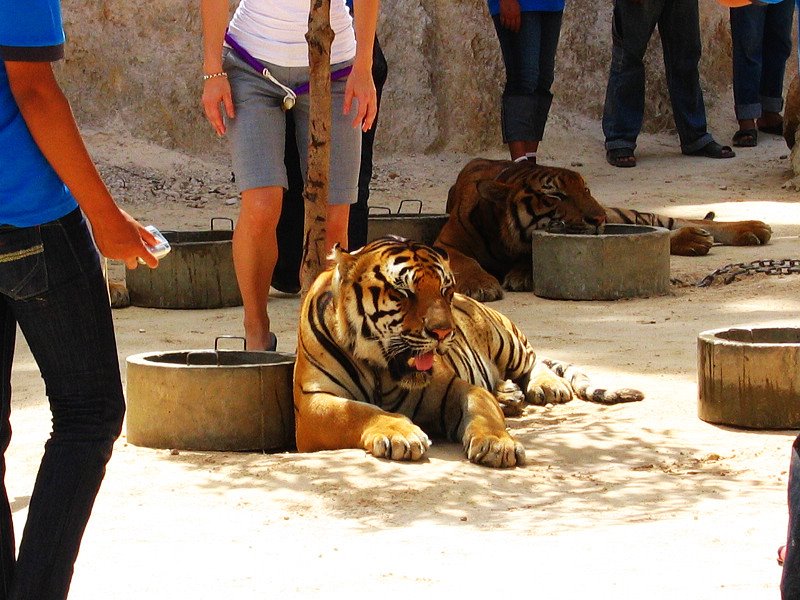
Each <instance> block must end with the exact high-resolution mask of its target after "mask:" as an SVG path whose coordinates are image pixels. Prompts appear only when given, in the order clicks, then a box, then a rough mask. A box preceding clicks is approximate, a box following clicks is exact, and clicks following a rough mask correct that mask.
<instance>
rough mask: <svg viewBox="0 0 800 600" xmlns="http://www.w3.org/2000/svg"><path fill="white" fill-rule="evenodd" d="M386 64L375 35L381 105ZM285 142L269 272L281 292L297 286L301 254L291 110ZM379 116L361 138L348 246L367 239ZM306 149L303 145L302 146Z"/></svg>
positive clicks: (298, 176) (301, 214)
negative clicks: (284, 179)
mask: <svg viewBox="0 0 800 600" xmlns="http://www.w3.org/2000/svg"><path fill="white" fill-rule="evenodd" d="M387 72H388V67H387V63H386V58H385V57H384V55H383V51H382V49H381V47H380V44H379V43H378V40H377V38H376V39H375V45H374V50H373V54H372V78H373V80H374V81H375V89H376V91H377V93H378V108H379V109H380V100H381V92H382V91H383V84H384V83H385V82H386V75H387ZM286 116H287V119H286V146H285V150H286V151H285V154H284V164H285V165H286V173H287V175H288V177H289V188H288V189H287V190H286V191H285V192H284V195H283V208H282V210H281V218H280V220H279V221H278V264H277V265H275V272H274V273H273V275H272V286H273V287H274V288H275V289H278V290H281V291H284V292H297V291H299V290H300V275H299V273H300V261H301V260H302V258H303V220H304V218H305V217H304V215H305V212H304V207H303V186H304V182H303V175H302V173H301V172H300V156H299V154H298V150H297V143H296V142H295V126H294V119H293V118H292V115H291V112H290V113H289V114H287V115H286ZM377 125H378V117H377V116H376V117H375V123H373V125H372V128H371V129H370V130H369V131H367V132H366V133H364V134H363V137H362V140H361V170H360V171H359V175H358V200H357V201H356V203H355V204H353V205H352V206H351V207H350V220H349V223H348V237H349V246H350V248H349V249H351V250H354V249H356V248H360V247H361V246H363V245H364V244H365V243H366V241H367V216H368V212H369V208H368V201H369V184H370V180H371V179H372V146H373V143H374V141H375V129H376V127H377ZM304 150H305V149H304Z"/></svg>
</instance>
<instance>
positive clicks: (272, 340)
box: [266, 331, 278, 352]
mask: <svg viewBox="0 0 800 600" xmlns="http://www.w3.org/2000/svg"><path fill="white" fill-rule="evenodd" d="M277 349H278V336H277V335H275V334H274V333H272V332H271V331H270V332H269V344H267V348H266V350H267V352H275V350H277Z"/></svg>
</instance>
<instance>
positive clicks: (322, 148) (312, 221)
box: [300, 0, 334, 295]
mask: <svg viewBox="0 0 800 600" xmlns="http://www.w3.org/2000/svg"><path fill="white" fill-rule="evenodd" d="M333 37H334V33H333V29H331V1H330V0H311V10H310V12H309V16H308V31H307V32H306V41H307V42H308V62H309V71H310V72H309V87H310V89H309V95H310V102H311V108H310V111H309V113H310V114H309V139H308V175H307V177H306V184H305V188H304V189H303V204H304V206H305V230H304V235H303V259H302V263H301V265H300V285H301V288H302V294H303V295H305V294H306V292H307V291H308V289H309V288H310V287H311V284H312V283H313V282H314V279H316V277H317V275H318V274H319V273H320V271H321V270H322V265H323V264H324V262H325V218H326V211H327V207H328V176H329V170H330V156H331V149H330V145H331V44H332V43H333Z"/></svg>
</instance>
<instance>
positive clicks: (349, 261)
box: [328, 242, 356, 277]
mask: <svg viewBox="0 0 800 600" xmlns="http://www.w3.org/2000/svg"><path fill="white" fill-rule="evenodd" d="M328 260H330V261H331V263H333V264H334V265H336V270H337V271H338V272H339V275H340V276H342V277H344V276H345V275H346V274H347V272H348V271H349V270H350V267H352V266H353V265H354V264H355V262H356V257H355V256H354V255H353V254H350V253H349V252H348V251H347V250H345V249H344V248H342V247H341V246H340V245H339V242H336V243H335V244H334V245H333V249H332V250H331V253H330V254H329V255H328Z"/></svg>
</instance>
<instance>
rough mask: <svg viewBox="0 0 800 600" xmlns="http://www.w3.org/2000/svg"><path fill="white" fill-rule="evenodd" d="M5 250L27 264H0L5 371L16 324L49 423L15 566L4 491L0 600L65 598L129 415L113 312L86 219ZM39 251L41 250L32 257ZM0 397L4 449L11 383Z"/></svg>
mask: <svg viewBox="0 0 800 600" xmlns="http://www.w3.org/2000/svg"><path fill="white" fill-rule="evenodd" d="M0 244H2V247H3V252H4V253H8V252H12V251H13V250H19V251H22V250H27V252H22V254H27V256H24V257H20V258H18V259H16V260H6V261H3V260H0V294H2V295H1V296H0V335H2V342H3V347H2V349H0V357H2V360H3V365H2V373H3V375H4V377H6V378H7V377H8V376H9V375H10V369H9V363H10V361H11V359H12V356H13V339H14V335H13V333H12V330H13V328H14V324H15V322H16V323H19V326H20V329H21V330H22V333H23V335H24V336H25V339H26V340H27V342H28V345H29V347H30V349H31V352H32V353H33V356H34V358H35V359H36V363H37V365H38V366H39V370H40V371H41V374H42V378H43V379H44V382H45V385H46V389H47V396H48V399H49V402H50V410H51V412H52V416H53V430H52V433H51V435H50V439H49V440H48V441H47V443H46V444H45V453H44V457H43V459H42V463H41V465H40V467H39V472H38V475H37V478H36V483H35V485H34V489H33V493H32V495H31V501H30V506H29V509H28V518H27V521H26V523H25V529H24V531H23V533H22V538H21V543H20V549H19V556H18V559H17V561H16V565H13V563H12V562H11V561H10V560H9V559H8V556H7V553H8V552H9V550H10V549H11V548H13V530H12V529H11V528H10V526H9V524H10V522H11V516H10V510H9V503H8V498H7V496H6V494H5V489H3V498H2V502H0V510H2V511H3V514H2V516H0V525H2V526H3V531H2V533H1V535H2V544H1V545H0V547H2V552H3V554H4V555H3V557H2V561H0V567H1V568H2V569H3V571H2V573H0V579H2V593H1V594H0V598H3V599H6V598H10V599H13V600H23V599H25V600H51V599H52V600H56V599H63V598H66V596H67V592H68V590H69V584H70V581H71V579H72V570H73V564H74V562H75V559H76V558H77V555H78V548H79V546H80V542H81V538H82V537H83V532H84V530H85V528H86V523H87V521H88V519H89V515H90V513H91V510H92V506H93V505H94V500H95V497H96V495H97V492H98V490H99V488H100V483H101V481H102V479H103V476H104V475H105V465H106V463H107V462H108V459H109V458H110V457H111V449H112V446H113V444H114V440H115V439H116V438H117V436H118V435H119V433H120V429H121V427H122V418H123V415H124V412H125V402H124V398H123V394H122V384H121V381H120V374H119V363H118V358H117V348H116V341H115V338H114V328H113V322H112V319H111V309H110V307H109V304H108V295H107V291H106V286H105V281H104V279H103V276H102V272H101V269H100V262H99V260H98V255H97V251H96V250H95V248H94V243H93V242H92V239H91V236H90V234H89V231H88V228H87V227H86V224H85V221H84V220H83V217H82V215H81V213H80V211H78V210H75V211H73V212H72V213H70V214H69V215H67V216H65V217H63V218H62V219H59V220H57V221H53V222H51V223H47V224H45V225H42V226H41V227H31V228H24V229H13V230H4V231H0ZM39 244H41V248H42V249H43V250H42V251H41V252H36V249H37V247H38V245H39ZM9 256H10V255H9V254H5V257H6V258H8V257H9ZM15 256H19V255H15ZM0 258H2V257H0ZM0 389H1V390H2V392H3V396H2V398H0V406H2V408H1V409H0V415H2V417H3V420H2V423H1V424H0V432H2V439H0V447H2V448H5V447H6V446H7V444H8V441H9V438H10V433H11V431H10V427H9V426H8V413H9V406H10V395H9V393H8V391H9V385H8V379H5V380H4V381H3V385H2V386H0Z"/></svg>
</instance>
